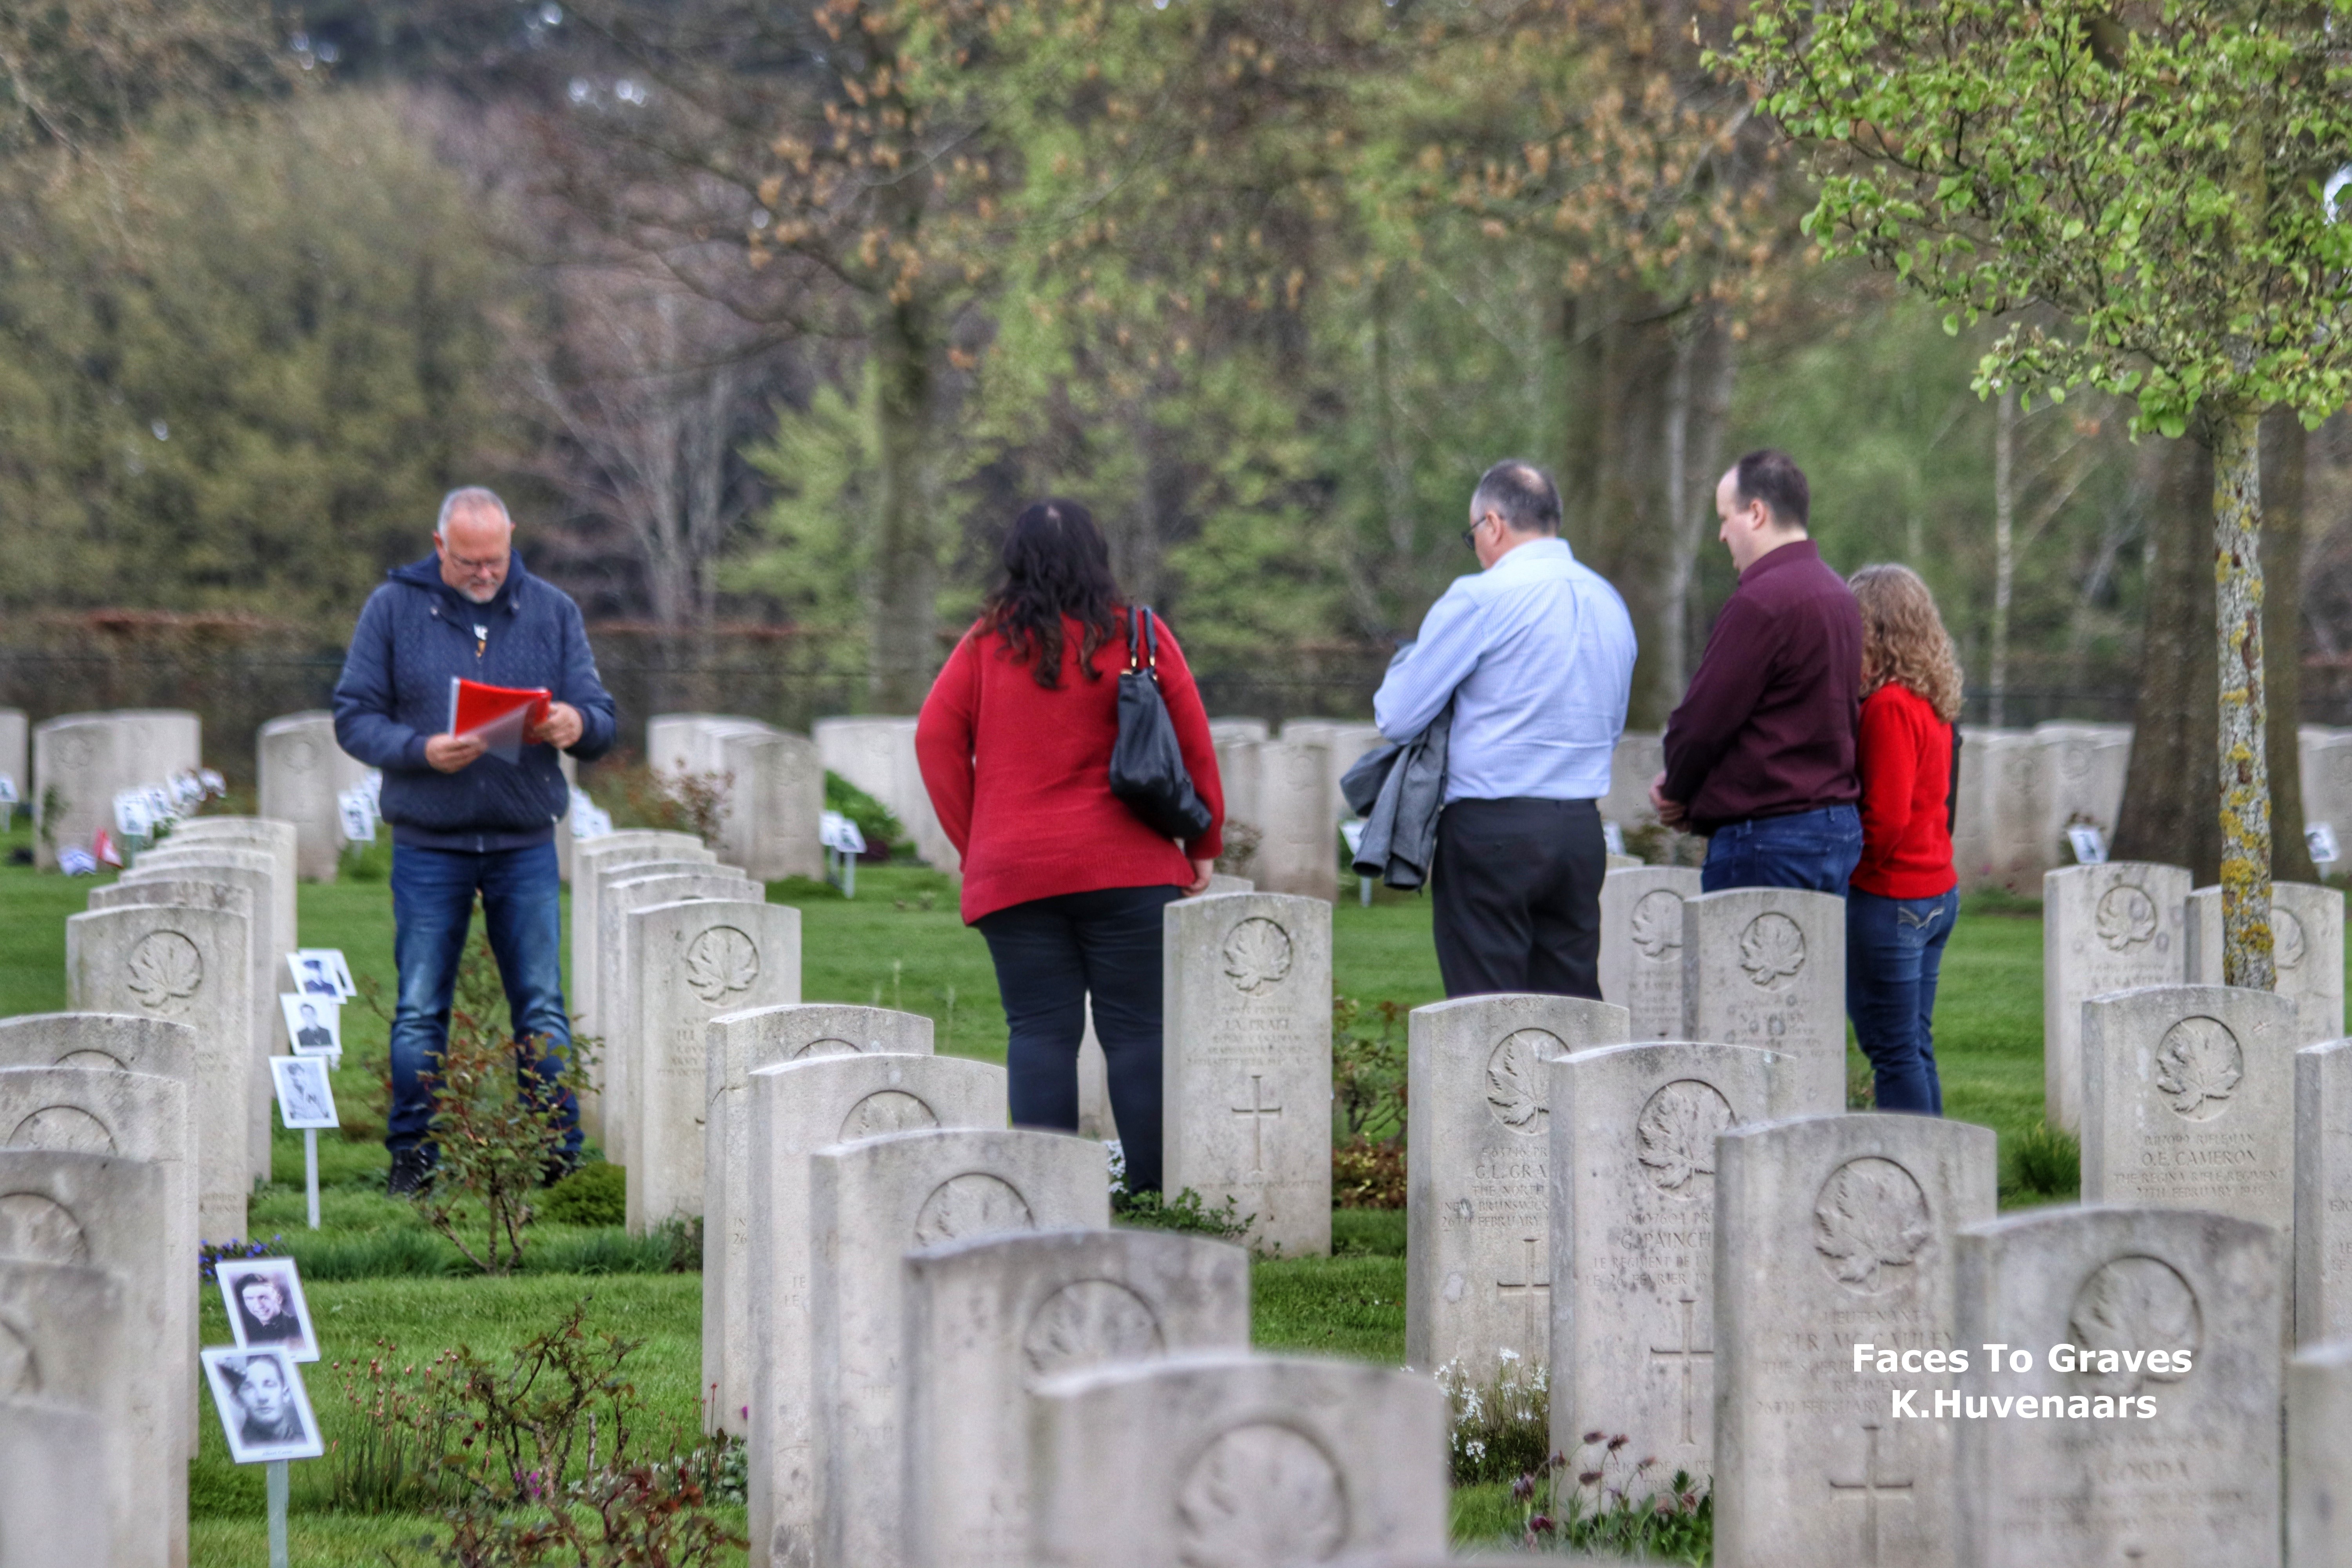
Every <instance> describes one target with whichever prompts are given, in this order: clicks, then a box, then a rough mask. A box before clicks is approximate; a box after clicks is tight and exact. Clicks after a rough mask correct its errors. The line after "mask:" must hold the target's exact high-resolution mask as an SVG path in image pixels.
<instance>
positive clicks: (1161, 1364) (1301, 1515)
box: [1030, 1352, 1447, 1568]
mask: <svg viewBox="0 0 2352 1568" xmlns="http://www.w3.org/2000/svg"><path fill="white" fill-rule="evenodd" d="M1032 1398H1033V1399H1034V1405H1033V1406H1032V1416H1031V1426H1030V1431H1031V1433H1032V1439H1031V1453H1032V1455H1033V1458H1032V1459H1031V1477H1032V1479H1031V1487H1032V1496H1033V1498H1034V1501H1033V1503H1032V1508H1033V1510H1034V1512H1033V1518H1034V1521H1035V1522H1034V1526H1033V1539H1034V1542H1035V1543H1036V1544H1035V1558H1034V1560H1035V1562H1036V1563H1038V1564H1039V1568H1097V1565H1098V1564H1101V1563H1120V1564H1123V1565H1125V1568H1197V1565H1199V1564H1204V1563H1219V1564H1223V1563H1233V1564H1236V1565H1239V1564H1248V1565H1249V1568H1261V1565H1263V1568H1276V1565H1277V1564H1288V1563H1327V1562H1333V1561H1353V1560H1357V1559H1360V1558H1369V1559H1371V1560H1373V1561H1380V1560H1381V1559H1382V1558H1383V1557H1384V1556H1386V1555H1387V1554H1389V1553H1396V1554H1400V1555H1403V1554H1411V1553H1425V1554H1427V1555H1429V1556H1431V1557H1437V1556H1440V1555H1442V1554H1443V1553H1444V1550H1445V1535H1446V1508H1447V1489H1446V1475H1445V1420H1446V1409H1445V1395H1444V1391H1443V1390H1441V1389H1440V1388H1439V1387H1438V1386H1437V1384H1436V1381H1435V1380H1434V1379H1433V1378H1430V1377H1428V1376H1426V1375H1424V1374H1423V1373H1413V1372H1402V1371H1392V1370H1391V1369H1389V1368H1386V1367H1375V1366H1359V1365H1355V1364H1352V1363H1347V1362H1339V1361H1313V1360H1307V1359H1305V1358H1295V1357H1283V1356H1262V1355H1249V1354H1245V1353H1237V1352H1199V1353H1196V1354H1192V1355H1185V1356H1171V1357H1170V1358H1168V1359H1167V1360H1164V1361H1156V1362H1129V1363H1118V1364H1113V1365H1108V1366H1098V1367H1095V1368H1093V1369H1091V1370H1089V1371H1086V1372H1073V1373H1063V1374H1061V1375H1060V1376H1057V1377H1054V1378H1050V1379H1048V1380H1046V1381H1045V1383H1044V1384H1041V1385H1040V1386H1039V1387H1038V1389H1037V1392H1036V1393H1035V1394H1034V1395H1032ZM1111 1500H1116V1501H1115V1503H1114V1502H1112V1501H1111Z"/></svg>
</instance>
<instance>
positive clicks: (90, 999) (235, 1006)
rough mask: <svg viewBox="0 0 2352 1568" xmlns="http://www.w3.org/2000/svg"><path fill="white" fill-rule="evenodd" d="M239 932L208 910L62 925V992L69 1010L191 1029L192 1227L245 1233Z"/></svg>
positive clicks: (119, 915) (93, 916) (105, 913)
mask: <svg viewBox="0 0 2352 1568" xmlns="http://www.w3.org/2000/svg"><path fill="white" fill-rule="evenodd" d="M247 931H248V928H247V924H246V922H245V921H242V920H239V919H238V918H237V917H236V916H235V915H231V914H225V913H223V912H221V911H220V910H189V909H148V908H135V909H122V910H96V911H94V912H92V913H89V914H79V915H73V916H70V917H68V919H67V921H66V995H67V1000H68V1003H69V1004H70V1005H72V1007H73V1009H74V1010H75V1011H76V1012H87V1013H129V1014H134V1015H137V1016H142V1017H149V1018H162V1019H163V1020H165V1021H166V1022H169V1023H174V1024H185V1025H187V1026H189V1027H190V1028H192V1029H194V1031H195V1036H196V1073H195V1092H194V1096H193V1097H192V1098H191V1100H190V1101H189V1116H190V1120H191V1122H192V1124H193V1126H192V1131H193V1134H194V1142H195V1150H196V1208H197V1216H198V1217H197V1223H198V1227H199V1228H200V1229H201V1230H202V1232H203V1234H204V1235H205V1236H206V1237H220V1238H222V1239H224V1240H226V1239H227V1238H229V1237H240V1236H243V1235H244V1234H245V1202H246V1196H247V1194H248V1193H250V1192H251V1191H252V1189H253V1182H254V1177H255V1174H256V1172H255V1170H254V1167H253V1163H252V1156H251V1153H250V1152H249V1149H248V1139H247V1121H248V1120H249V1117H248V1115H247V1102H248V1100H249V1097H250V1094H251V1090H252V1071H253V1066H252V1064H253V1053H252V1047H251V1044H250V1036H249V1035H248V1033H247V1020H248V1018H249V1016H250V1012H251V1010H250V1009H249V1008H248V1007H247V1005H246V986H247V984H249V983H250V982H249V978H248V975H247V965H246V961H245V950H244V943H245V942H246V939H247Z"/></svg>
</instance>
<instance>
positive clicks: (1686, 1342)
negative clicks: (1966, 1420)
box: [1545, 1041, 1836, 1487]
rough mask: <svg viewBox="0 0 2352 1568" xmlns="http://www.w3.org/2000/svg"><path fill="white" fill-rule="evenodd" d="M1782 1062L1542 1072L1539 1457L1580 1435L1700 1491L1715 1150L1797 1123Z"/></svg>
mask: <svg viewBox="0 0 2352 1568" xmlns="http://www.w3.org/2000/svg"><path fill="white" fill-rule="evenodd" d="M1793 1067H1794V1064H1793V1063H1792V1062H1790V1059H1789V1058H1786V1057H1784V1056H1780V1055H1779V1054H1778V1053H1776V1052H1772V1051H1766V1050H1759V1049H1757V1048H1756V1047H1751V1046H1709V1045H1692V1044H1687V1043H1685V1042H1680V1041H1675V1042H1664V1043H1656V1042H1644V1043H1642V1044H1637V1045H1630V1046H1603V1047H1599V1048H1597V1049H1593V1050H1587V1051H1579V1052H1577V1053H1576V1054H1574V1055H1573V1056H1570V1057H1565V1058H1561V1059H1559V1060H1558V1061H1555V1062H1552V1063H1550V1064H1549V1066H1548V1067H1547V1068H1546V1069H1545V1070H1546V1071H1547V1073H1548V1074H1549V1078H1550V1080H1551V1116H1550V1121H1551V1129H1550V1144H1551V1149H1550V1157H1551V1191H1550V1207H1551V1219H1552V1247H1551V1300H1550V1309H1551V1334H1552V1338H1551V1350H1550V1363H1551V1369H1552V1370H1551V1434H1552V1437H1551V1443H1552V1447H1554V1448H1557V1449H1559V1451H1560V1452H1561V1453H1563V1454H1573V1453H1575V1452H1576V1450H1577V1447H1578V1445H1579V1444H1580V1443H1581V1442H1582V1441H1583V1435H1584V1434H1585V1433H1587V1432H1590V1431H1591V1430H1593V1429H1594V1428H1595V1427H1601V1428H1605V1429H1606V1430H1607V1431H1609V1432H1611V1433H1612V1434H1614V1433H1619V1432H1622V1433H1624V1434H1626V1435H1627V1436H1630V1437H1631V1438H1632V1439H1633V1452H1634V1453H1636V1454H1637V1455H1654V1456H1655V1457H1656V1458H1657V1461H1658V1462H1657V1463H1656V1464H1655V1465H1654V1466H1653V1467H1651V1469H1650V1471H1649V1472H1647V1473H1646V1474H1645V1476H1644V1478H1643V1482H1644V1484H1647V1485H1650V1486H1655V1487H1663V1486H1665V1485H1667V1484H1668V1483H1669V1482H1670V1481H1671V1479H1672V1478H1673V1476H1674V1474H1675V1471H1676V1470H1687V1471H1689V1472H1690V1473H1691V1474H1692V1475H1693V1476H1696V1477H1697V1478H1699V1479H1701V1480H1704V1479H1706V1477H1707V1475H1708V1474H1709V1473H1710V1471H1711V1469H1712V1468H1713V1465H1714V1454H1715V1443H1714V1432H1715V1341H1714V1338H1713V1337H1712V1336H1713V1335H1714V1332H1715V1289H1714V1281H1715V1139H1716V1134H1717V1133H1718V1132H1722V1131H1726V1130H1727V1129H1729V1128H1733V1127H1739V1126H1744V1125H1747V1124H1748V1123H1751V1122H1758V1121H1770V1120H1773V1119H1776V1118H1785V1117H1789V1116H1794V1115H1801V1114H1803V1113H1805V1112H1806V1111H1807V1110H1809V1109H1819V1110H1829V1111H1834V1110H1835V1109H1836V1108H1835V1107H1833V1106H1832V1107H1820V1108H1809V1107H1806V1106H1804V1105H1802V1104H1801V1103H1799V1102H1798V1100H1797V1088H1798V1084H1797V1078H1796V1074H1795V1072H1794V1071H1793Z"/></svg>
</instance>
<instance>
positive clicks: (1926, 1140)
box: [1715, 1113, 1997, 1568]
mask: <svg viewBox="0 0 2352 1568" xmlns="http://www.w3.org/2000/svg"><path fill="white" fill-rule="evenodd" d="M1994 1145H1995V1139H1994V1136H1993V1133H1992V1131H1991V1129H1990V1128H1985V1127H1971V1126H1969V1125H1968V1124H1967V1123H1965V1122H1958V1121H1942V1120H1939V1119H1937V1118H1934V1117H1927V1116H1895V1115H1883V1114H1877V1113H1865V1114H1855V1115H1844V1116H1811V1117H1801V1118H1798V1119H1795V1120H1793V1121H1769V1122H1762V1123H1759V1124H1756V1125H1753V1126H1748V1127H1735V1128H1732V1129H1730V1130H1728V1131H1725V1132H1723V1133H1721V1134H1719V1135H1718V1136H1717V1140H1716V1176H1715V1376H1716V1384H1715V1561H1716V1563H1717V1564H1718V1565H1719V1568H1821V1565H1822V1564H1824V1563H1838V1564H1841V1565H1847V1564H1851V1565H1852V1568H1953V1565H1955V1564H1957V1563H1958V1562H1959V1558H1958V1554H1957V1552H1956V1549H1955V1542H1954V1531H1955V1529H1956V1527H1957V1512H1958V1501H1959V1500H1958V1497H1957V1495H1956V1494H1955V1491H1954V1488H1953V1481H1952V1463H1953V1431H1952V1428H1953V1426H1954V1425H1955V1424H1954V1423H1951V1422H1938V1421H1929V1420H1922V1421H1916V1422H1915V1421H1906V1420H1902V1419H1898V1418H1896V1417H1895V1415H1893V1410H1894V1408H1895V1405H1894V1399H1893V1394H1894V1393H1895V1391H1896V1390H1897V1389H1900V1388H1909V1389H1916V1390H1917V1391H1918V1394H1917V1397H1918V1399H1919V1400H1920V1401H1921V1402H1922V1403H1932V1400H1933V1395H1934V1393H1935V1392H1936V1391H1937V1390H1938V1389H1942V1390H1947V1391H1948V1390H1949V1389H1951V1388H1952V1387H1954V1386H1955V1384H1954V1376H1955V1374H1956V1373H1957V1371H1958V1369H1957V1368H1952V1367H1950V1366H1948V1364H1947V1365H1946V1366H1943V1367H1938V1366H1937V1365H1936V1364H1935V1363H1933V1362H1932V1361H1929V1360H1927V1352H1947V1353H1948V1352H1949V1350H1950V1348H1951V1347H1954V1346H1958V1345H1959V1344H1961V1343H1962V1340H1961V1338H1960V1337H1959V1336H1958V1332H1957V1331H1958V1317H1957V1291H1956V1280H1955V1277H1954V1271H1953V1253H1952V1245H1953V1244H1952V1238H1953V1236H1954V1234H1955V1233H1956V1232H1957V1231H1958V1230H1959V1228H1960V1227H1961V1226H1968V1225H1976V1224H1979V1223H1981V1222H1983V1221H1985V1220H1989V1219H1990V1218H1991V1217H1992V1216H1993V1209H1994V1203H1995V1196H1994V1189H1995V1186H1996V1183H1997V1166H1996V1163H1995V1154H1994ZM1858 1345H1869V1346H1871V1347H1873V1350H1874V1352H1893V1353H1895V1354H1896V1355H1900V1353H1901V1352H1906V1351H1917V1352H1921V1361H1920V1362H1919V1363H1917V1364H1919V1366H1920V1368H1921V1370H1920V1371H1918V1372H1916V1373H1902V1372H1891V1373H1882V1372H1880V1371H1878V1370H1877V1363H1869V1364H1868V1365H1867V1367H1866V1368H1864V1366H1862V1365H1859V1364H1858V1363H1857V1358H1858V1356H1860V1355H1861V1353H1862V1352H1859V1351H1857V1350H1856V1348H1855V1347H1856V1346H1858Z"/></svg>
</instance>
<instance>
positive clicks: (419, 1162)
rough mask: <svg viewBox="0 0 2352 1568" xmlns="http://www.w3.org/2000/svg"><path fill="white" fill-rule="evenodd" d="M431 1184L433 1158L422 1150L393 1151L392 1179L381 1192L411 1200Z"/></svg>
mask: <svg viewBox="0 0 2352 1568" xmlns="http://www.w3.org/2000/svg"><path fill="white" fill-rule="evenodd" d="M432 1184H433V1156H432V1154H431V1153H429V1152H426V1151H425V1150H423V1149H395V1150H394V1151H393V1154H392V1179H391V1180H390V1181H388V1182H386V1183H385V1184H384V1188H383V1190H384V1191H385V1192H387V1193H389V1194H392V1195H393V1196H394V1197H395V1198H413V1197H415V1195H416V1194H419V1193H421V1192H424V1191H425V1189H426V1188H427V1187H430V1186H431V1185H432Z"/></svg>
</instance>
